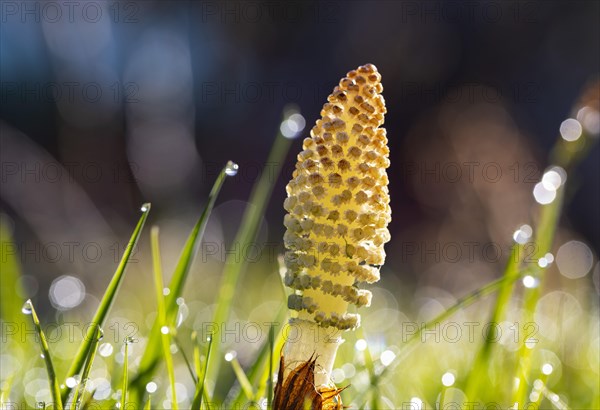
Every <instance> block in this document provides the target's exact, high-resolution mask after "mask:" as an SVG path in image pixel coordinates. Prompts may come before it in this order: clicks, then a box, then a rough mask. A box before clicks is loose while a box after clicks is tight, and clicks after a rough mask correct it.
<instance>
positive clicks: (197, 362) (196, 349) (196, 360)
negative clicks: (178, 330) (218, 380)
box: [192, 330, 202, 383]
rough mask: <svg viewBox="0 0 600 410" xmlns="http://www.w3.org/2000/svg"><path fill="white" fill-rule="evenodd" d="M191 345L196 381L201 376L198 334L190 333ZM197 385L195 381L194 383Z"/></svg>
mask: <svg viewBox="0 0 600 410" xmlns="http://www.w3.org/2000/svg"><path fill="white" fill-rule="evenodd" d="M192 344H193V345H194V353H193V354H194V370H195V371H196V380H199V379H200V376H201V375H202V356H201V354H200V343H199V342H198V332H196V331H195V330H194V331H193V332H192ZM196 383H197V381H196Z"/></svg>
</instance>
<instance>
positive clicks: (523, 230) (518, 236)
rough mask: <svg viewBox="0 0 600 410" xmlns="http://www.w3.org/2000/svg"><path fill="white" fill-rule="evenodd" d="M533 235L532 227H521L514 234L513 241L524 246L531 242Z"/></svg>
mask: <svg viewBox="0 0 600 410" xmlns="http://www.w3.org/2000/svg"><path fill="white" fill-rule="evenodd" d="M532 234H533V229H531V226H529V225H521V226H520V227H519V229H517V230H516V231H515V232H514V233H513V240H514V241H515V242H516V243H518V244H521V245H524V244H526V243H527V241H529V239H530V238H531V235H532Z"/></svg>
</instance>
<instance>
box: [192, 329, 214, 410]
mask: <svg viewBox="0 0 600 410" xmlns="http://www.w3.org/2000/svg"><path fill="white" fill-rule="evenodd" d="M213 340H214V337H212V336H209V338H208V347H207V349H206V362H205V363H204V370H203V371H202V376H200V375H198V384H197V385H196V392H195V393H194V400H193V401H192V409H198V410H200V408H201V407H202V399H203V397H204V395H205V390H206V389H205V388H204V386H205V382H206V373H207V369H208V361H209V359H210V352H211V350H212V345H213Z"/></svg>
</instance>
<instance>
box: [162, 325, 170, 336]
mask: <svg viewBox="0 0 600 410" xmlns="http://www.w3.org/2000/svg"><path fill="white" fill-rule="evenodd" d="M160 333H162V334H163V335H168V334H169V326H163V327H161V328H160Z"/></svg>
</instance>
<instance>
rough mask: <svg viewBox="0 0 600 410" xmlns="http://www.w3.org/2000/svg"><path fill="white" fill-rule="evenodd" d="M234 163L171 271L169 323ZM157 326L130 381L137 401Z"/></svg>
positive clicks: (153, 358)
mask: <svg viewBox="0 0 600 410" xmlns="http://www.w3.org/2000/svg"><path fill="white" fill-rule="evenodd" d="M233 166H235V167H237V165H235V164H234V163H232V162H231V161H229V162H228V163H227V165H226V166H225V167H223V169H222V170H221V172H220V174H219V176H218V177H217V180H216V181H215V183H214V185H213V187H212V190H211V191H210V195H209V196H208V202H207V203H206V205H205V207H204V209H203V211H202V214H201V215H200V218H199V219H198V221H197V222H196V225H194V228H193V229H192V232H191V233H190V235H189V237H188V239H187V241H186V244H185V246H184V248H183V251H182V253H181V256H180V258H179V262H178V263H177V266H176V268H175V272H174V273H173V277H172V279H171V282H170V284H169V289H170V293H169V296H168V297H167V299H166V301H165V311H166V320H167V323H168V324H171V323H173V321H174V319H175V316H176V315H177V309H178V305H177V298H178V297H179V296H181V293H182V292H183V286H184V284H185V280H186V279H187V276H188V273H189V271H190V267H191V265H192V262H193V259H194V256H195V255H196V253H197V251H198V248H199V246H200V241H201V239H202V235H203V234H204V229H205V227H206V223H207V222H208V218H209V216H210V214H211V212H212V209H213V207H214V204H215V201H216V200H217V197H218V196H219V192H220V191H221V187H222V186H223V183H224V182H225V178H226V177H227V172H228V170H229V169H231V168H232V167H233ZM160 328H161V327H160V326H159V325H158V322H157V321H155V322H154V325H153V326H152V330H151V331H150V337H149V339H148V344H147V345H146V350H145V351H144V353H143V355H142V360H141V362H140V367H139V372H138V375H137V376H136V377H135V378H134V379H133V380H132V381H131V384H132V386H131V393H132V395H135V399H136V401H140V400H141V397H142V396H143V392H144V387H145V386H146V383H147V382H148V381H149V380H150V378H151V377H152V374H153V373H154V371H155V370H156V367H157V365H158V363H159V361H160V354H161V348H160V338H161V332H160Z"/></svg>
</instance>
